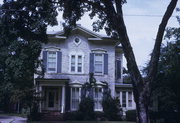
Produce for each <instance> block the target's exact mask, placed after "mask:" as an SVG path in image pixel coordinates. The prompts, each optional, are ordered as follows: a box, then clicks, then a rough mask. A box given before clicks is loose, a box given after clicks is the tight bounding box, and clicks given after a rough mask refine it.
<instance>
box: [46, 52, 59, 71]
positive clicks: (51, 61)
mask: <svg viewBox="0 0 180 123" xmlns="http://www.w3.org/2000/svg"><path fill="white" fill-rule="evenodd" d="M47 71H48V72H49V73H55V72H57V52H55V51H49V52H48V57H47Z"/></svg>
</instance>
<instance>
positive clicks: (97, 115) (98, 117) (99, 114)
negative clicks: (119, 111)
mask: <svg viewBox="0 0 180 123" xmlns="http://www.w3.org/2000/svg"><path fill="white" fill-rule="evenodd" d="M94 113H95V119H96V121H107V120H108V119H107V118H106V117H105V115H104V112H100V111H95V112H94Z"/></svg>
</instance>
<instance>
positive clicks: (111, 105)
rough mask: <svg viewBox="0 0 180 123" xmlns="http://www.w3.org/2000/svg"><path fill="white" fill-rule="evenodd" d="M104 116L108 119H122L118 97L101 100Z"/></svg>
mask: <svg viewBox="0 0 180 123" xmlns="http://www.w3.org/2000/svg"><path fill="white" fill-rule="evenodd" d="M102 106H103V111H104V115H105V117H106V118H107V119H108V120H110V121H119V120H122V116H121V113H120V112H121V111H122V110H121V108H120V103H119V99H118V98H105V99H103V101H102Z"/></svg>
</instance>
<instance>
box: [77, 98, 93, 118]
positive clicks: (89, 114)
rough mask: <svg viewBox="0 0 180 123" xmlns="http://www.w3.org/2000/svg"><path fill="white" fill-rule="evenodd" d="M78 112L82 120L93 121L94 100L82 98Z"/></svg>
mask: <svg viewBox="0 0 180 123" xmlns="http://www.w3.org/2000/svg"><path fill="white" fill-rule="evenodd" d="M78 112H79V113H80V114H82V120H95V115H94V100H93V99H91V98H90V97H85V98H82V100H81V102H80V104H79V111H78Z"/></svg>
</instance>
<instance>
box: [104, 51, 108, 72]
mask: <svg viewBox="0 0 180 123" xmlns="http://www.w3.org/2000/svg"><path fill="white" fill-rule="evenodd" d="M104 74H108V54H104Z"/></svg>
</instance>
